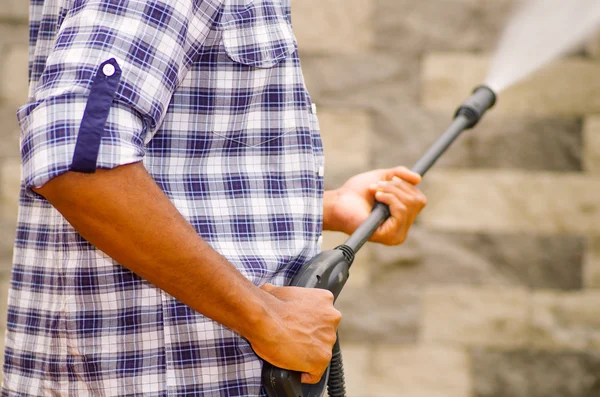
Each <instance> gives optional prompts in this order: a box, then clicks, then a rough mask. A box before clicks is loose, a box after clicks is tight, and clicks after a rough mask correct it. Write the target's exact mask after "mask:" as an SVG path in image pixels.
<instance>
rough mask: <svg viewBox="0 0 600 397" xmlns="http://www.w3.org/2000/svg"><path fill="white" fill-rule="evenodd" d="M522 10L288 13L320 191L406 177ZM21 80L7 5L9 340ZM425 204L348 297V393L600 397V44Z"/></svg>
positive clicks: (23, 60)
mask: <svg viewBox="0 0 600 397" xmlns="http://www.w3.org/2000/svg"><path fill="white" fill-rule="evenodd" d="M514 1H515V0H493V1H486V0H444V1H441V0H294V28H295V32H296V35H297V37H298V40H299V43H300V50H301V53H302V59H303V68H304V73H305V76H306V79H307V84H308V86H309V89H310V92H311V94H312V96H313V99H314V100H315V101H316V102H317V104H318V105H319V116H320V120H321V128H322V135H323V140H324V144H325V150H326V155H327V171H326V183H327V186H328V187H329V188H334V187H337V186H339V185H340V184H341V183H342V182H343V181H344V180H345V179H346V178H347V177H349V176H351V175H353V174H355V173H357V172H360V171H364V170H369V169H372V168H374V167H392V166H396V165H400V164H405V165H409V166H410V165H412V164H413V162H414V161H415V160H416V159H417V158H418V157H419V156H420V154H421V153H422V152H423V151H424V150H425V149H426V148H427V146H428V145H429V144H430V143H431V142H433V140H434V139H435V138H436V137H437V136H438V135H439V134H440V133H441V132H442V131H443V129H444V128H445V127H446V126H447V124H448V122H449V121H450V119H451V115H452V112H453V110H454V108H455V107H457V106H458V105H459V104H460V102H461V101H462V100H463V99H465V98H466V97H467V96H468V95H469V93H470V91H471V89H472V88H474V87H475V86H476V85H477V84H479V83H481V82H482V80H483V77H484V75H485V71H486V63H487V59H488V56H489V55H490V54H491V53H492V52H493V49H494V45H495V42H496V39H497V37H498V34H499V31H500V30H501V28H502V26H503V24H504V22H505V21H506V18H507V16H508V15H509V14H510V10H511V7H512V5H513V2H514ZM26 79H27V1H26V0H0V121H1V125H2V129H1V130H0V139H1V140H0V291H1V292H2V295H1V296H0V309H1V310H2V314H1V318H2V321H1V324H2V325H1V329H2V330H4V327H5V325H4V324H5V316H6V314H5V312H6V290H7V285H8V278H9V272H10V263H11V250H12V239H13V236H14V225H15V219H16V210H17V198H16V197H17V192H18V186H19V178H20V177H19V154H18V139H19V132H18V128H17V126H16V121H15V116H14V111H15V109H16V108H17V107H18V106H20V105H22V104H23V103H24V102H25V99H26V96H27V83H26ZM595 114H597V115H595ZM422 189H423V190H424V191H425V192H426V193H427V195H428V196H429V205H428V208H427V209H426V210H425V212H424V213H423V214H422V216H421V217H420V219H419V224H418V225H417V226H415V227H414V229H413V230H412V232H411V235H410V236H409V239H408V241H407V242H406V243H405V244H404V245H402V246H400V247H393V248H390V247H381V246H375V245H370V246H367V247H366V249H364V251H362V252H361V254H360V255H359V257H358V259H357V262H356V263H355V265H354V266H353V268H352V277H351V278H350V281H349V285H348V286H347V288H346V290H345V291H344V292H343V295H342V296H341V298H340V301H339V307H340V308H341V309H342V311H343V312H344V320H343V325H342V328H341V336H342V338H343V340H342V344H343V347H344V355H345V359H346V360H345V362H346V372H347V378H348V389H349V395H350V396H354V397H370V396H373V397H386V396H390V397H392V396H411V397H511V396H515V397H553V396H556V397H559V396H560V397H594V396H600V315H599V313H600V291H599V290H598V289H597V288H600V39H593V40H590V41H589V42H588V43H586V45H585V46H583V47H582V48H579V49H577V50H576V51H574V52H573V53H572V54H571V56H570V57H569V58H568V59H564V60H561V61H559V62H557V63H556V64H555V65H554V66H553V67H551V68H549V69H546V70H544V71H543V72H541V73H539V74H537V75H536V76H535V77H533V78H531V79H530V80H528V81H526V82H524V83H522V84H520V85H519V86H518V87H515V88H513V89H511V90H510V91H508V92H506V93H503V94H502V95H500V97H499V104H498V106H497V108H496V109H495V110H494V111H492V112H490V113H489V114H488V115H487V118H486V119H484V120H483V121H482V123H481V124H480V125H479V126H478V128H477V129H476V130H475V131H472V132H468V133H466V134H465V135H464V136H463V137H462V138H461V139H460V140H459V141H458V142H457V143H456V144H455V146H454V147H453V148H452V149H451V150H450V152H449V153H448V154H447V155H446V156H445V157H444V158H443V159H442V161H441V162H440V164H439V166H437V167H436V168H435V169H434V170H433V171H432V172H431V173H430V174H428V175H427V178H426V180H425V181H424V182H423V186H422ZM343 239H344V236H341V235H339V234H335V233H332V234H328V235H327V236H326V246H328V247H333V246H335V245H336V244H338V243H340V242H343ZM0 340H3V338H1V339H0Z"/></svg>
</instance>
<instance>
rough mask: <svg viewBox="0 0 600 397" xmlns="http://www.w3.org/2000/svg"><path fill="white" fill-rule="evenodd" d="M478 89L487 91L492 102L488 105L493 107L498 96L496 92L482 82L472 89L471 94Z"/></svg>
mask: <svg viewBox="0 0 600 397" xmlns="http://www.w3.org/2000/svg"><path fill="white" fill-rule="evenodd" d="M479 90H483V91H487V93H488V95H489V96H490V98H491V102H492V104H491V105H490V108H492V107H494V105H495V104H496V99H497V98H498V97H497V96H496V93H495V92H494V90H492V89H491V88H490V87H489V86H487V85H485V84H482V85H480V86H478V87H476V88H475V89H474V90H473V94H475V93H476V92H477V91H479ZM488 109H489V108H488Z"/></svg>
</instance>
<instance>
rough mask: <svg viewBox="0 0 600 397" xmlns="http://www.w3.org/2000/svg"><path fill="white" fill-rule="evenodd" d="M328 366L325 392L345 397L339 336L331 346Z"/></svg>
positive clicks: (336, 396)
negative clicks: (331, 352)
mask: <svg viewBox="0 0 600 397" xmlns="http://www.w3.org/2000/svg"><path fill="white" fill-rule="evenodd" d="M329 368H330V369H329V380H328V381H327V393H328V394H329V397H346V381H345V379H344V363H343V360H342V349H341V347H340V338H338V339H337V340H336V341H335V345H334V346H333V355H332V357H331V364H330V367H329Z"/></svg>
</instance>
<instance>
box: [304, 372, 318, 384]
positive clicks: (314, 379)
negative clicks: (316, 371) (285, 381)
mask: <svg viewBox="0 0 600 397" xmlns="http://www.w3.org/2000/svg"><path fill="white" fill-rule="evenodd" d="M320 380H321V377H320V376H315V375H312V374H308V373H303V374H302V376H301V378H300V382H302V383H306V384H309V385H316V384H317V383H319V381H320Z"/></svg>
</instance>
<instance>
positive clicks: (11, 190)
mask: <svg viewBox="0 0 600 397" xmlns="http://www.w3.org/2000/svg"><path fill="white" fill-rule="evenodd" d="M20 185H21V163H20V160H19V159H7V160H4V161H1V160H0V217H1V218H3V219H5V220H8V221H14V220H16V217H17V210H18V207H19V188H20Z"/></svg>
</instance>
